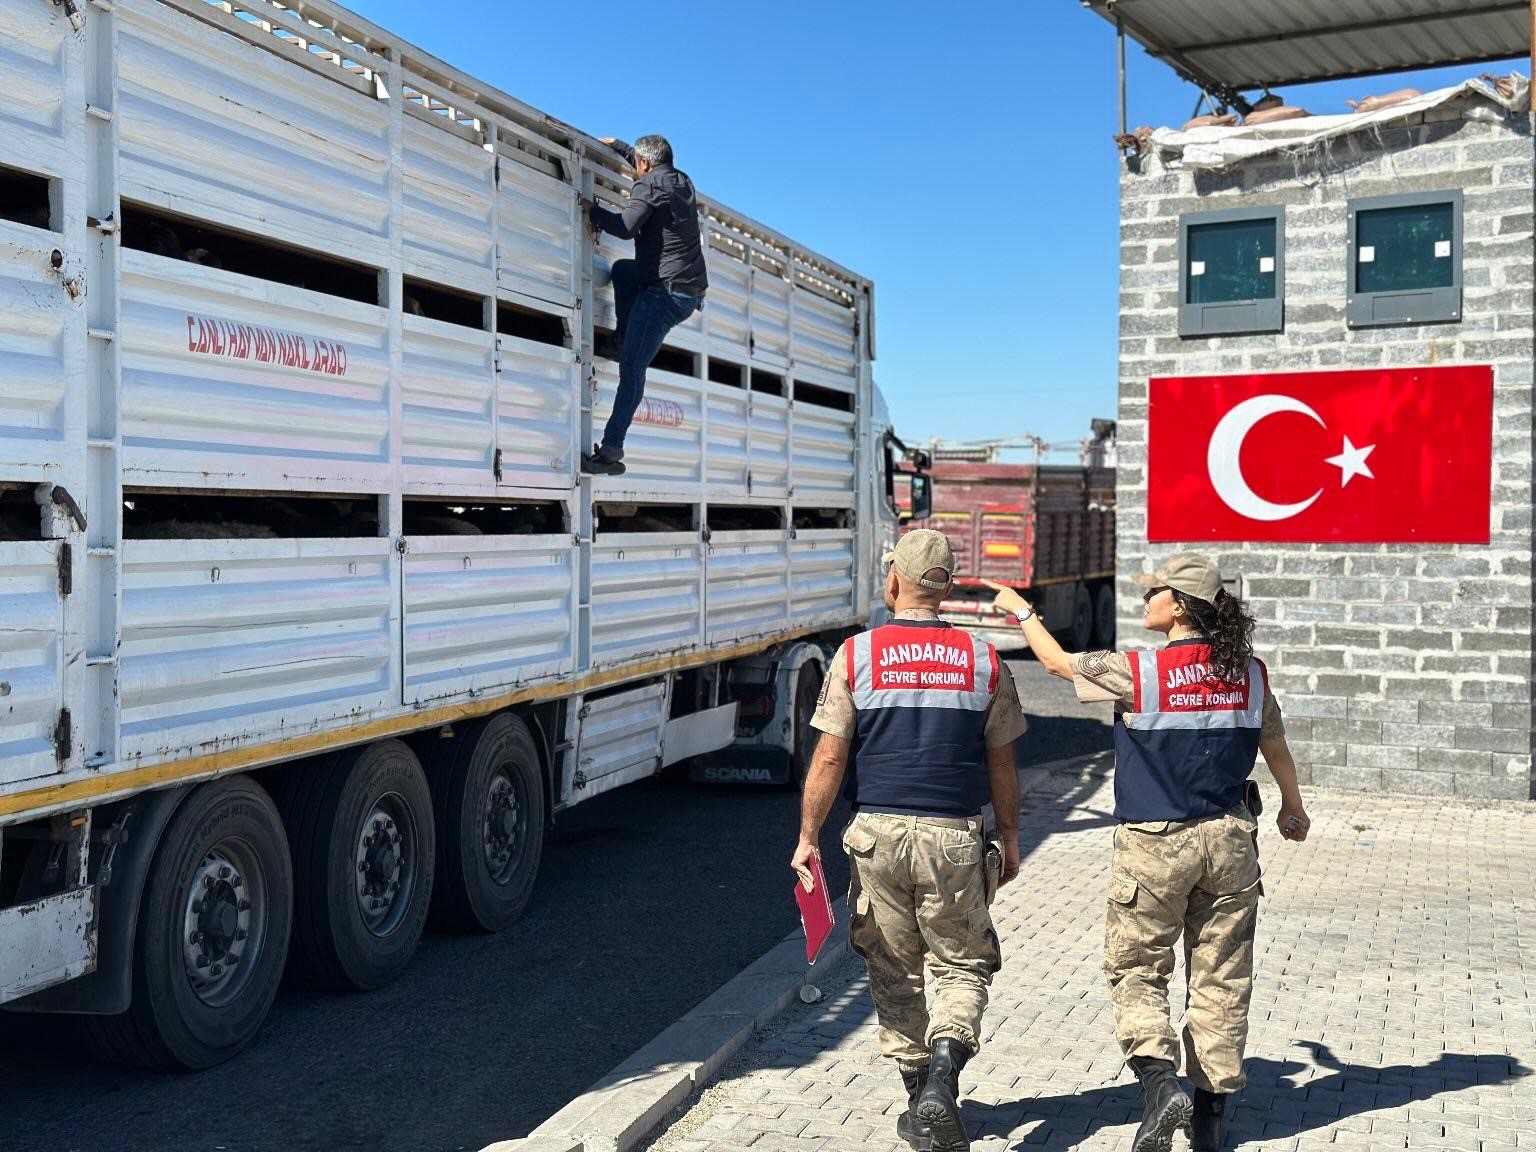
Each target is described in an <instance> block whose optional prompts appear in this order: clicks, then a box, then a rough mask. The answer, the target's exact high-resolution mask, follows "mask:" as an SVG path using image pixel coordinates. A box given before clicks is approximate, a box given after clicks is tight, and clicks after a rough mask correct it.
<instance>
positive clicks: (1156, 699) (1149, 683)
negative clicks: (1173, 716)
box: [1136, 648, 1163, 713]
mask: <svg viewBox="0 0 1536 1152" xmlns="http://www.w3.org/2000/svg"><path fill="white" fill-rule="evenodd" d="M1136 663H1137V665H1138V666H1139V667H1140V668H1141V711H1142V712H1143V713H1146V712H1157V711H1159V710H1160V709H1161V708H1162V703H1163V697H1162V694H1161V691H1160V685H1159V679H1158V667H1157V649H1156V648H1149V649H1147V650H1146V651H1144V652H1138V653H1137V654H1136Z"/></svg>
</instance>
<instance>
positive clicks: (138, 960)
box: [85, 776, 293, 1071]
mask: <svg viewBox="0 0 1536 1152" xmlns="http://www.w3.org/2000/svg"><path fill="white" fill-rule="evenodd" d="M292 925H293V873H292V870H291V867H290V864H289V860H288V842H287V839H286V838H285V837H284V835H283V824H282V820H281V819H280V818H279V816H278V812H277V808H276V806H275V805H274V804H273V803H272V800H271V798H270V797H269V796H268V795H267V793H266V792H265V791H264V790H263V789H262V787H261V785H259V784H257V783H256V782H255V781H254V780H251V779H249V778H247V777H244V776H235V777H230V778H228V779H225V780H216V781H211V782H210V783H207V784H203V785H200V786H199V787H198V788H197V789H196V790H194V791H193V793H192V794H191V795H190V796H188V797H187V799H186V800H185V802H184V803H183V804H182V805H181V807H180V808H178V809H177V811H176V813H175V815H174V816H172V817H171V821H170V823H169V824H168V825H167V826H166V828H165V832H164V833H163V834H162V836H161V838H160V843H159V846H158V847H157V848H156V849H155V857H154V862H153V863H152V864H151V866H150V869H149V872H148V875H147V876H146V878H145V885H144V893H143V899H142V900H141V901H140V904H139V922H138V930H137V934H136V937H135V940H134V950H133V1002H132V1004H131V1005H130V1007H129V1009H128V1011H126V1012H124V1013H122V1014H120V1015H117V1016H88V1017H85V1021H86V1024H85V1027H86V1032H87V1035H88V1036H89V1038H90V1040H91V1042H92V1045H93V1046H94V1047H95V1048H96V1049H97V1050H98V1051H100V1052H101V1054H102V1055H104V1056H106V1057H108V1058H109V1059H112V1060H115V1061H117V1062H119V1063H123V1064H128V1065H131V1066H134V1067H139V1068H149V1069H156V1070H162V1071H172V1070H186V1071H198V1070H200V1069H204V1068H212V1067H213V1066H214V1065H216V1064H221V1063H223V1062H224V1061H225V1060H228V1059H229V1058H230V1057H232V1056H234V1055H236V1054H237V1053H239V1052H240V1051H242V1050H243V1049H244V1048H245V1047H246V1046H247V1045H248V1044H250V1042H251V1040H252V1039H253V1038H254V1037H255V1035H256V1033H257V1031H258V1030H259V1029H260V1028H261V1025H262V1022H263V1021H264V1020H265V1019H266V1017H267V1012H268V1011H269V1010H270V1009H271V1007H272V1001H273V999H274V998H275V997H276V996H277V989H278V985H279V984H280V983H281V982H282V977H283V962H284V960H285V959H286V958H287V955H288V944H289V935H290V931H291V929H292Z"/></svg>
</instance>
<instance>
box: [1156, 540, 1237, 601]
mask: <svg viewBox="0 0 1536 1152" xmlns="http://www.w3.org/2000/svg"><path fill="white" fill-rule="evenodd" d="M1136 583H1138V584H1140V585H1141V586H1142V587H1143V588H1173V589H1175V590H1176V591H1179V592H1182V593H1184V595H1186V596H1193V597H1194V598H1195V599H1197V600H1205V601H1208V602H1212V603H1214V602H1215V600H1216V593H1218V592H1220V591H1221V572H1220V571H1218V570H1217V568H1216V562H1215V561H1214V560H1212V559H1211V558H1210V557H1209V556H1201V555H1200V554H1199V553H1198V552H1183V553H1180V554H1179V555H1177V556H1170V557H1168V559H1167V560H1166V561H1164V562H1163V564H1162V566H1161V567H1160V568H1158V569H1157V571H1156V572H1153V573H1152V574H1151V575H1150V576H1148V575H1142V576H1138V577H1136Z"/></svg>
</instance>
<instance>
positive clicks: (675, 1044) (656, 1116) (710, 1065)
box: [482, 753, 1112, 1152]
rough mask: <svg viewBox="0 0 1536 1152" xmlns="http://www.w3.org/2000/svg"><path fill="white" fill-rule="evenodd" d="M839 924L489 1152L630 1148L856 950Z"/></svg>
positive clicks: (842, 909)
mask: <svg viewBox="0 0 1536 1152" xmlns="http://www.w3.org/2000/svg"><path fill="white" fill-rule="evenodd" d="M1110 760H1112V754H1109V753H1093V754H1091V755H1088V756H1075V757H1073V758H1071V759H1068V760H1056V761H1052V762H1050V763H1047V764H1041V765H1037V766H1035V767H1032V768H1025V769H1021V770H1020V772H1019V794H1020V795H1021V796H1023V795H1025V794H1027V793H1028V792H1029V791H1031V790H1032V789H1034V788H1035V787H1036V786H1038V785H1039V784H1040V782H1041V781H1043V780H1045V779H1046V778H1047V777H1049V776H1051V775H1053V774H1057V773H1069V774H1077V773H1081V772H1084V771H1088V772H1093V773H1095V774H1098V775H1102V771H1107V768H1103V769H1102V770H1100V769H1101V766H1103V765H1106V764H1107V763H1108V762H1109V761H1110ZM834 910H835V912H836V916H837V927H836V928H835V929H834V930H833V933H832V936H831V938H829V939H828V940H827V942H826V944H825V945H823V946H822V950H821V955H820V956H819V957H817V961H816V964H815V966H814V967H808V966H807V965H806V963H805V938H804V936H803V935H802V934H801V933H800V932H799V930H796V931H794V932H792V933H790V934H789V935H788V936H787V937H785V938H784V940H783V942H782V943H780V944H778V945H776V946H775V947H773V948H772V949H770V950H769V951H768V952H767V953H765V954H764V955H763V956H761V957H759V958H758V959H757V960H756V961H755V962H754V963H753V964H751V965H749V966H748V967H747V968H745V969H744V970H743V971H742V972H740V973H739V974H738V975H737V976H735V977H734V978H733V979H731V980H729V981H727V982H726V983H725V984H724V985H722V986H721V987H720V988H719V989H717V990H716V991H715V992H714V993H713V994H712V995H711V996H709V997H708V999H706V1000H704V1001H703V1002H702V1003H700V1004H699V1005H698V1006H697V1007H696V1008H694V1009H693V1011H691V1012H689V1013H688V1014H687V1015H686V1016H684V1017H683V1018H682V1019H680V1020H678V1021H677V1022H676V1023H675V1024H673V1025H672V1026H671V1027H670V1028H667V1029H666V1030H665V1031H664V1032H662V1033H661V1035H659V1036H657V1037H656V1039H654V1040H652V1041H651V1042H650V1043H649V1044H647V1045H646V1046H645V1047H643V1048H641V1049H640V1050H639V1051H638V1052H636V1053H634V1055H632V1056H630V1057H629V1058H628V1059H627V1060H625V1061H624V1062H623V1063H621V1064H619V1065H618V1066H617V1067H615V1068H614V1069H613V1070H611V1071H610V1072H609V1073H608V1074H607V1075H606V1076H604V1077H603V1078H602V1079H601V1080H599V1081H598V1082H597V1083H595V1084H593V1085H592V1087H591V1088H589V1089H587V1091H586V1092H584V1093H582V1094H581V1095H580V1096H578V1097H577V1098H576V1099H574V1100H572V1101H571V1102H570V1103H569V1104H567V1105H566V1106H565V1107H564V1108H562V1109H560V1111H558V1112H556V1113H555V1114H554V1115H553V1116H551V1117H550V1118H549V1119H548V1120H546V1121H544V1123H542V1124H540V1125H539V1126H538V1127H537V1128H535V1129H534V1130H533V1132H532V1133H530V1134H529V1136H528V1138H527V1139H526V1140H504V1141H502V1142H500V1143H497V1144H491V1145H489V1146H487V1147H486V1148H484V1149H482V1152H630V1149H632V1148H634V1147H635V1146H636V1145H637V1144H639V1143H640V1142H641V1141H643V1140H644V1139H645V1138H646V1137H647V1136H648V1135H649V1134H650V1132H651V1130H652V1129H653V1128H655V1127H656V1125H657V1124H659V1123H661V1121H662V1120H663V1119H665V1118H666V1116H667V1115H668V1114H669V1113H670V1112H671V1111H672V1110H673V1109H674V1108H676V1107H677V1106H678V1105H680V1104H682V1103H683V1102H684V1101H686V1100H688V1099H689V1098H690V1097H692V1096H694V1095H696V1094H697V1093H699V1092H701V1091H703V1090H704V1089H705V1088H706V1087H708V1086H709V1084H710V1083H712V1082H713V1081H714V1079H715V1077H716V1076H718V1075H719V1073H720V1069H721V1068H722V1067H723V1066H724V1065H725V1063H726V1061H727V1060H729V1059H730V1058H731V1057H732V1056H734V1055H735V1054H736V1053H737V1052H739V1051H740V1050H741V1048H742V1047H743V1046H744V1045H746V1044H747V1043H748V1042H749V1041H750V1040H751V1039H752V1038H753V1036H754V1035H756V1033H757V1030H758V1029H759V1028H762V1027H764V1026H765V1025H767V1024H768V1023H769V1022H770V1021H771V1020H773V1019H774V1018H775V1017H776V1016H778V1015H779V1013H781V1012H783V1011H784V1009H786V1008H787V1007H789V1005H790V1004H792V1003H794V1001H795V1000H796V999H797V998H798V997H799V995H800V989H801V988H802V987H804V986H805V984H806V983H807V982H808V981H809V980H810V979H811V977H812V976H814V975H816V974H817V973H818V972H824V971H827V970H828V969H831V968H833V967H835V966H836V965H837V963H838V962H839V961H840V960H842V959H843V957H844V956H845V955H847V952H848V908H847V900H846V899H844V900H839V901H838V902H837V904H836V905H835V906H834Z"/></svg>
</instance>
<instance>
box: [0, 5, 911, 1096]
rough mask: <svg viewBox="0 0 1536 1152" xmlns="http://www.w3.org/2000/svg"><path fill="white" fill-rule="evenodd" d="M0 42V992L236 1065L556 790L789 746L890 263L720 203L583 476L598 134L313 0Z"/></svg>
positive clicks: (27, 26)
mask: <svg viewBox="0 0 1536 1152" xmlns="http://www.w3.org/2000/svg"><path fill="white" fill-rule="evenodd" d="M0 70H3V73H4V75H5V76H6V78H7V83H6V89H7V93H8V98H7V100H6V102H5V104H4V105H3V106H0V1003H5V1004H6V1005H7V1007H8V1008H9V1009H11V1010H24V1011H30V1012H60V1013H75V1014H82V1015H84V1016H85V1017H86V1018H87V1028H86V1031H87V1032H88V1033H89V1034H90V1036H91V1037H92V1039H93V1040H94V1042H95V1043H96V1044H97V1045H98V1047H100V1048H101V1049H103V1050H104V1051H105V1052H107V1053H109V1054H111V1055H113V1056H115V1057H117V1058H119V1059H122V1060H125V1061H129V1062H134V1063H139V1064H144V1065H148V1066H158V1067H182V1068H200V1067H207V1066H210V1065H213V1064H216V1063H218V1062H219V1061H222V1060H225V1059H227V1058H228V1057H230V1056H232V1055H233V1054H234V1053H236V1052H238V1051H239V1050H240V1049H241V1048H242V1047H243V1046H244V1045H245V1044H247V1043H248V1042H249V1041H250V1039H251V1038H252V1036H253V1035H254V1033H255V1032H256V1030H257V1028H258V1027H259V1026H260V1024H261V1022H262V1019H263V1018H264V1016H265V1015H266V1013H267V1011H268V1009H269V1007H270V1006H271V1004H272V1001H273V997H274V995H275V992H276V988H277V985H278V982H279V979H280V978H281V977H282V975H283V973H284V970H285V967H286V968H287V970H288V971H289V972H290V973H291V974H292V975H294V976H295V977H297V978H299V979H301V980H305V981H308V982H312V983H316V984H320V985H328V986H333V987H343V988H359V989H367V988H374V987H377V986H379V985H382V984H385V983H387V982H388V981H389V980H391V979H393V978H394V977H395V976H396V975H398V974H399V973H400V972H401V970H402V969H403V967H404V966H405V965H406V964H407V963H409V961H410V959H411V956H412V953H413V951H414V949H415V948H416V945H417V942H418V940H419V939H420V936H421V933H422V931H423V926H424V925H425V924H426V923H427V920H428V916H429V913H430V914H431V915H432V916H433V917H434V918H435V919H436V920H438V921H440V922H442V923H443V924H446V925H451V926H456V927H460V928H468V929H472V930H474V929H478V930H486V931H494V930H497V929H500V928H504V927H505V926H507V925H508V924H510V923H511V922H512V921H513V920H514V919H516V917H517V916H518V915H519V913H520V912H521V911H522V909H523V907H524V905H525V904H526V902H527V900H528V898H529V895H530V892H531V890H532V887H533V884H534V879H535V875H536V873H537V871H538V866H539V856H540V849H541V845H542V840H543V835H544V831H545V828H546V825H547V823H548V822H549V821H550V819H551V817H552V816H553V814H555V813H557V812H559V811H560V810H561V809H563V808H566V807H568V806H570V805H572V804H576V803H578V802H580V801H582V800H585V799H588V798H590V797H593V796H596V795H599V794H601V793H603V792H606V791H608V790H609V789H612V788H616V787H618V786H620V785H622V784H625V783H627V782H629V781H633V780H637V779H640V778H642V777H647V776H650V775H652V774H654V773H656V772H658V771H659V770H661V769H662V768H663V767H664V766H667V765H670V764H673V763H677V762H679V761H682V760H684V759H687V758H690V757H694V756H696V755H699V754H702V753H706V752H710V751H712V750H719V749H722V748H726V747H729V746H732V745H733V744H734V745H736V746H738V747H740V746H744V745H751V746H754V747H756V748H758V749H765V748H766V749H768V750H770V754H776V755H777V756H778V757H779V758H780V761H781V762H782V763H786V764H787V765H788V767H787V768H786V771H794V770H795V768H796V766H797V765H798V766H799V767H800V768H803V764H804V760H805V758H806V756H807V753H808V745H807V743H806V736H807V732H808V731H809V723H808V722H809V718H810V714H811V711H812V710H813V708H814V704H815V701H816V696H817V693H818V691H819V687H820V683H821V677H822V669H823V667H824V664H825V661H826V660H827V658H828V653H829V652H831V651H832V650H833V647H834V645H835V644H836V643H837V642H838V641H839V640H840V639H841V638H842V637H844V636H845V635H847V634H849V633H850V632H851V631H853V630H855V629H858V628H860V627H862V626H864V625H865V624H866V622H867V621H868V620H869V618H870V615H871V608H872V603H873V604H875V605H876V606H877V607H878V594H877V593H876V592H875V590H876V589H877V588H878V586H879V582H880V570H879V564H878V557H879V555H880V553H881V552H882V551H883V550H884V549H885V548H887V547H889V546H890V545H891V544H893V543H894V541H895V539H896V536H897V533H898V514H897V510H896V502H895V490H894V483H895V479H896V475H895V474H896V465H897V463H898V462H899V460H900V458H901V457H902V456H903V455H904V450H903V449H902V448H901V446H900V443H899V441H896V440H895V439H894V437H893V436H892V434H891V429H890V421H889V418H888V417H887V415H886V410H885V408H884V406H883V404H882V402H881V400H880V398H879V395H878V393H877V392H876V390H875V388H874V385H873V380H872V375H871V360H872V358H873V355H874V329H873V299H872V286H871V284H870V283H869V281H867V280H865V279H863V278H861V277H859V276H857V275H855V274H853V273H851V272H848V271H846V270H845V269H842V268H840V267H838V266H837V265H836V264H834V263H832V262H831V261H829V260H826V259H824V258H822V257H820V256H818V255H816V254H814V253H812V252H810V251H807V250H806V249H804V248H803V247H801V246H800V245H798V244H796V243H795V242H794V241H792V240H790V239H788V238H787V237H785V236H782V235H780V234H778V233H777V232H774V231H773V230H771V229H769V228H765V227H763V226H761V225H758V224H756V223H754V222H752V221H751V220H748V219H746V218H745V217H742V216H740V215H739V214H737V213H734V212H732V211H730V210H729V209H727V208H725V207H723V206H721V205H719V204H715V203H712V202H708V201H705V202H703V203H702V206H701V214H702V217H703V219H702V220H701V224H702V225H703V231H704V234H705V236H706V237H707V247H708V259H709V276H710V282H711V287H710V292H709V296H708V302H707V305H706V307H705V309H704V311H703V312H702V313H701V314H697V315H695V316H694V317H693V318H692V319H691V320H690V321H689V322H688V323H686V324H685V325H683V326H682V327H680V328H678V329H676V330H675V331H674V332H673V334H672V338H671V341H670V343H669V344H668V345H667V347H666V348H664V349H663V351H662V352H661V354H660V355H659V356H658V358H657V361H656V363H655V366H654V367H653V369H652V370H651V373H650V382H649V386H648V391H647V397H646V400H645V403H644V404H643V405H642V407H641V409H640V412H639V414H638V417H637V420H636V423H635V426H634V428H633V431H632V432H631V433H630V436H629V440H628V444H627V448H628V456H627V463H628V466H629V467H628V472H627V473H626V474H625V475H623V476H621V477H602V478H597V479H595V480H594V479H592V478H587V477H583V476H582V475H580V474H579V472H578V470H577V462H578V454H579V451H580V449H581V448H582V446H583V445H586V444H590V443H591V442H592V441H593V439H594V436H593V431H594V429H600V428H601V427H602V425H603V423H604V421H605V420H606V418H607V415H608V412H609V409H610V407H611V405H612V401H613V396H614V392H615V389H616V386H617V366H616V365H615V364H614V363H612V362H610V361H607V360H595V359H594V357H593V355H592V353H591V349H592V343H593V338H594V333H596V332H602V331H605V330H608V329H610V328H611V327H612V324H613V298H612V292H611V289H610V287H609V284H608V280H609V277H608V269H609V266H610V263H611V261H613V260H614V259H615V258H617V257H619V256H621V255H626V254H627V252H626V249H627V247H628V246H627V245H619V244H617V243H615V242H614V241H612V240H611V239H607V238H604V239H601V240H595V239H594V238H593V237H592V236H591V234H590V233H589V231H588V229H587V228H586V227H585V226H584V223H583V218H582V216H581V214H580V211H579V205H580V197H581V196H583V195H586V196H595V197H596V198H598V199H599V200H603V201H607V202H610V203H613V204H619V203H622V201H623V199H624V195H625V190H626V188H627V180H626V178H625V176H624V174H623V170H622V166H621V163H620V161H619V159H618V157H617V156H616V155H615V154H614V153H613V152H612V151H610V150H609V149H607V148H605V147H603V146H602V145H601V144H599V143H598V142H597V141H595V140H594V139H592V138H591V137H588V136H586V135H583V134H582V133H580V132H577V131H575V130H574V129H572V128H569V127H567V126H566V125H564V124H561V123H559V122H557V121H555V120H553V119H551V118H550V117H548V116H545V115H543V114H542V113H540V112H538V111H536V110H535V109H533V108H530V107H528V106H527V105H525V104H522V103H519V102H518V101H517V100H515V99H513V98H511V97H509V96H507V95H504V94H503V93H501V92H499V91H497V90H496V89H494V88H492V87H490V86H488V85H486V84H483V83H481V82H479V81H477V80H474V79H472V78H471V77H469V76H466V75H464V74H463V73H461V72H458V71H456V70H455V69H453V68H451V67H450V66H448V65H447V64H444V63H442V62H440V61H438V60H435V59H433V58H432V57H430V56H428V55H426V54H425V53H422V52H419V51H418V50H416V49H415V48H413V47H411V46H410V45H409V44H406V43H404V42H402V41H400V40H398V39H397V38H395V37H393V36H391V35H390V34H389V33H387V32H385V31H383V30H382V29H380V28H377V27H375V26H373V25H371V24H369V23H368V22H366V21H364V20H362V19H360V18H359V17H356V16H354V15H352V14H350V13H348V12H346V11H345V10H343V9H341V8H337V7H334V6H331V5H329V4H326V3H315V2H306V3H305V4H304V5H302V6H290V5H284V4H278V3H269V2H267V0H249V2H246V3H240V2H234V3H220V4H210V3H205V2H204V0H163V2H157V0H110V2H109V0H63V2H62V3H50V2H49V0H0ZM916 495H917V503H918V504H919V510H920V511H921V504H922V503H923V501H924V500H925V499H926V489H924V490H923V491H921V492H918V493H916ZM872 596H873V597H874V599H873V601H872Z"/></svg>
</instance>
